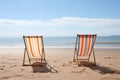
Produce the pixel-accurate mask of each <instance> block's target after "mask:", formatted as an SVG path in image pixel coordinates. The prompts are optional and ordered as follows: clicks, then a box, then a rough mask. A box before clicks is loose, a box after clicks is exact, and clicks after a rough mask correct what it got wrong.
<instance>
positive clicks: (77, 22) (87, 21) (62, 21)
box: [0, 17, 120, 27]
mask: <svg viewBox="0 0 120 80" xmlns="http://www.w3.org/2000/svg"><path fill="white" fill-rule="evenodd" d="M0 25H12V26H14V25H15V26H80V27H103V26H104V27H105V26H109V25H120V19H107V18H103V19H102V18H80V17H61V18H55V19H51V20H49V21H40V20H12V19H0Z"/></svg>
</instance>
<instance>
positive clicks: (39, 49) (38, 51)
mask: <svg viewBox="0 0 120 80" xmlns="http://www.w3.org/2000/svg"><path fill="white" fill-rule="evenodd" d="M39 44H40V42H39V38H38V37H37V45H38V52H39V56H40V45H39Z"/></svg>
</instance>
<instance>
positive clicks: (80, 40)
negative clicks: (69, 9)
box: [73, 34, 97, 65]
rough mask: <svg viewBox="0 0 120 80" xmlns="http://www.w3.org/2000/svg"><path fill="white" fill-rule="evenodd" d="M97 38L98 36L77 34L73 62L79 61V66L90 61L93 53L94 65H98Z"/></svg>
mask: <svg viewBox="0 0 120 80" xmlns="http://www.w3.org/2000/svg"><path fill="white" fill-rule="evenodd" d="M96 36H97V35H96V34H88V35H85V34H81V35H80V34H77V37H76V43H75V51H74V57H73V61H77V63H78V64H79V62H80V61H82V60H83V61H84V60H87V61H89V59H90V56H91V53H92V52H93V58H94V64H95V65H96V59H95V52H94V44H95V40H96Z"/></svg>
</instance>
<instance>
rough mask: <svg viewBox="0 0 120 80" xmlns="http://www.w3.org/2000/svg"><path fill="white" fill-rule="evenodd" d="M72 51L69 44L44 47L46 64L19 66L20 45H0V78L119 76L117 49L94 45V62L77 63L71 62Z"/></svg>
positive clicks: (97, 79) (117, 79)
mask: <svg viewBox="0 0 120 80" xmlns="http://www.w3.org/2000/svg"><path fill="white" fill-rule="evenodd" d="M73 52H74V49H72V48H47V49H45V53H46V60H47V62H48V64H49V66H48V65H44V66H42V67H40V66H22V61H23V53H24V49H22V48H0V80H120V50H119V49H95V53H96V61H97V66H78V65H77V64H76V63H75V62H72V60H73ZM91 61H92V57H91ZM50 66H51V67H52V68H54V69H56V70H57V71H58V73H56V72H55V71H54V70H51V69H50Z"/></svg>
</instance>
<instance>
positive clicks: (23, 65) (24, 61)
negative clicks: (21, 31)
mask: <svg viewBox="0 0 120 80" xmlns="http://www.w3.org/2000/svg"><path fill="white" fill-rule="evenodd" d="M25 53H26V50H25V49H24V56H23V66H24V65H25Z"/></svg>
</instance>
